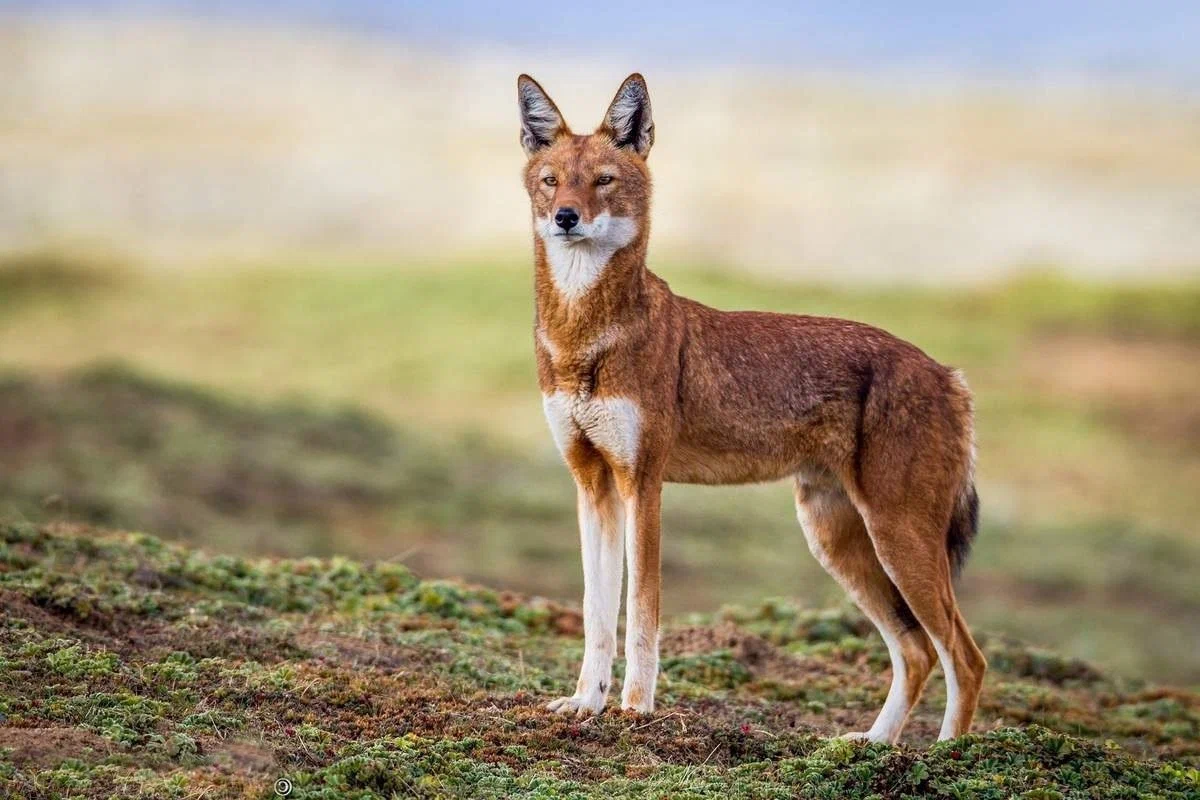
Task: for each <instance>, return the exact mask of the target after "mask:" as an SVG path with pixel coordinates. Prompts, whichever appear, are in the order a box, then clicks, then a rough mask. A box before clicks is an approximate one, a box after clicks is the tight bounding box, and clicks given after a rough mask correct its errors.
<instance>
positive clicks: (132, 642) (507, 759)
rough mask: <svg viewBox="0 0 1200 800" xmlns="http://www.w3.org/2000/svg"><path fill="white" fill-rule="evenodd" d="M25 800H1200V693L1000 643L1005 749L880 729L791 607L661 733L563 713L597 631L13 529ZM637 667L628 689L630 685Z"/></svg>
mask: <svg viewBox="0 0 1200 800" xmlns="http://www.w3.org/2000/svg"><path fill="white" fill-rule="evenodd" d="M0 597H2V599H3V602H2V603H0V609H2V612H0V797H4V798H23V799H24V800H38V799H39V798H81V799H82V798H93V797H95V798H101V797H110V796H120V797H131V798H134V797H137V798H141V797H145V798H156V799H157V798H176V797H177V798H184V797H191V798H198V797H204V798H210V799H215V798H234V797H245V798H267V797H271V796H273V795H272V791H273V790H272V786H273V784H274V782H275V781H276V780H278V779H281V778H284V779H287V780H288V781H290V782H291V787H292V788H291V795H290V796H292V797H296V798H389V797H427V798H433V797H479V798H486V797H498V798H499V797H505V798H508V797H545V798H550V797H555V798H557V797H590V796H596V797H600V796H604V797H632V796H639V797H640V796H647V797H664V798H666V797H670V798H680V797H695V798H700V797H720V798H791V797H805V798H834V797H840V798H855V797H906V796H908V797H955V798H965V797H971V798H1009V797H1023V798H1030V799H1031V800H1032V799H1033V798H1040V799H1042V800H1046V799H1049V798H1063V797H1113V798H1124V797H1127V798H1136V797H1151V796H1152V797H1160V798H1180V799H1182V798H1191V797H1195V796H1197V793H1200V771H1198V770H1197V768H1196V765H1197V764H1200V696H1197V695H1196V694H1193V693H1188V692H1183V691H1168V690H1163V689H1156V688H1153V687H1150V686H1146V685H1143V684H1141V683H1139V682H1131V681H1125V680H1116V679H1112V678H1109V677H1107V676H1105V675H1104V674H1102V673H1100V672H1098V671H1096V670H1095V669H1093V668H1091V667H1089V666H1088V665H1087V664H1085V663H1083V662H1080V661H1078V660H1074V659H1064V658H1061V657H1058V656H1055V655H1053V654H1050V653H1048V652H1045V651H1041V650H1037V649H1031V648H1028V647H1026V646H1024V645H1021V644H1018V643H1016V642H1013V641H1010V640H1007V639H1004V638H1000V637H995V636H985V637H981V638H982V639H983V645H984V648H985V650H986V651H987V653H988V655H989V659H990V661H991V664H992V671H991V672H990V674H989V678H988V683H987V686H986V690H985V693H984V698H983V704H982V707H981V709H980V713H979V716H978V717H977V723H976V728H977V730H978V731H979V732H978V733H975V734H972V735H969V736H966V737H962V738H959V739H957V740H954V741H951V742H947V743H943V744H938V745H935V746H932V747H928V748H927V749H926V747H927V745H928V744H929V742H930V740H931V739H932V737H933V736H934V734H935V732H936V730H937V724H938V721H939V717H940V713H939V712H940V706H941V704H942V702H943V701H944V691H943V687H942V685H941V681H940V679H939V678H935V679H934V680H933V681H932V682H931V685H930V689H929V692H928V698H927V699H928V702H926V703H925V704H923V705H922V706H921V708H920V709H919V710H918V712H917V713H916V715H915V717H914V719H913V720H912V722H911V723H910V726H909V732H908V734H907V739H908V742H909V744H908V745H905V746H901V747H895V748H893V747H888V746H883V745H861V744H851V743H849V742H846V741H840V740H836V739H831V738H826V737H829V736H831V735H833V734H836V733H838V732H842V731H846V730H855V729H862V728H863V727H864V726H865V725H867V724H868V723H869V721H870V719H871V717H872V715H873V713H874V712H875V711H876V710H877V707H878V706H879V704H880V703H881V702H882V699H883V696H884V694H885V692H886V686H887V683H888V678H887V674H886V655H885V650H884V648H883V646H882V643H881V642H880V641H879V639H878V638H877V637H876V636H875V635H874V634H872V633H869V632H868V631H869V626H868V625H865V624H864V622H863V620H861V619H860V618H858V617H856V616H854V615H849V614H845V613H842V612H836V611H835V612H812V611H803V610H800V609H798V608H796V607H795V606H793V605H790V604H787V603H782V602H765V603H760V604H758V605H757V606H755V607H753V608H748V609H735V608H731V609H726V610H725V611H723V612H721V613H720V614H717V615H713V616H707V617H696V618H692V619H689V620H679V621H676V622H675V623H674V624H672V625H670V626H669V627H668V629H667V632H666V633H665V634H664V637H663V651H664V660H663V677H662V681H661V684H660V686H661V689H660V703H659V709H658V711H657V712H656V713H655V714H654V715H650V716H642V717H637V716H631V715H623V714H621V713H619V712H614V711H611V710H610V711H609V712H607V713H605V714H604V715H602V716H601V717H598V718H595V719H593V720H590V721H585V722H579V721H576V720H574V719H565V718H562V717H557V716H554V715H550V714H548V713H545V712H543V711H542V710H541V709H540V706H541V704H542V703H543V702H545V701H546V700H547V699H548V698H550V697H553V696H554V695H555V694H556V693H558V692H561V691H562V690H563V689H564V688H566V687H568V686H569V685H570V684H571V683H572V680H573V679H572V675H573V670H574V669H575V667H576V663H577V661H578V659H579V657H580V649H581V642H580V637H579V628H580V625H581V622H580V619H579V615H578V612H577V611H575V610H573V609H571V608H568V607H563V606H559V605H556V604H554V603H550V602H547V601H544V600H537V599H531V598H527V597H523V596H519V595H514V594H508V593H499V592H495V591H492V590H489V589H483V588H477V587H470V586H465V585H462V584H457V583H450V582H444V581H437V580H421V579H419V578H418V577H416V576H415V575H414V574H413V573H412V572H410V571H409V570H408V569H406V568H405V567H403V566H401V565H399V564H395V563H389V562H376V563H374V564H363V563H359V562H355V561H350V560H346V559H340V558H335V559H332V560H317V559H303V560H283V561H262V560H246V559H242V558H236V557H232V556H226V555H208V554H204V553H202V552H199V551H194V550H190V549H186V548H183V547H181V546H178V545H171V544H167V543H164V542H163V541H161V540H159V539H156V538H153V537H151V536H147V535H144V534H121V533H106V532H103V531H100V530H96V529H93V528H88V527H81V526H66V525H58V526H49V527H46V526H35V525H31V524H15V525H4V526H0ZM618 669H619V668H618Z"/></svg>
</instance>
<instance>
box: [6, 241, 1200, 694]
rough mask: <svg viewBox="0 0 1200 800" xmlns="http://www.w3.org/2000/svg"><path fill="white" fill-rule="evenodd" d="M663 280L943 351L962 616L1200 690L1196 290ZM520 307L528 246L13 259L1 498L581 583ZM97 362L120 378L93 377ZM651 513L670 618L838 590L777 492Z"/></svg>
mask: <svg viewBox="0 0 1200 800" xmlns="http://www.w3.org/2000/svg"><path fill="white" fill-rule="evenodd" d="M663 273H664V274H665V275H666V276H667V277H668V278H669V279H671V281H672V283H673V285H674V286H675V288H676V289H677V290H679V291H681V292H684V293H687V294H690V295H692V296H695V297H697V298H699V299H702V300H705V301H707V302H709V303H711V304H714V305H719V306H724V307H753V308H771V309H777V310H784V311H805V312H811V313H823V314H835V315H839V316H847V317H853V318H856V319H861V320H864V321H868V322H872V323H875V324H878V325H881V326H883V327H886V328H888V329H890V330H892V331H894V332H895V333H897V334H899V335H901V336H905V337H906V338H909V339H911V340H913V341H915V342H916V343H918V344H919V345H921V346H922V347H924V348H925V349H926V350H927V351H928V352H930V353H931V354H932V355H934V356H935V357H937V358H939V359H941V360H943V361H945V362H948V363H953V364H955V365H958V366H961V367H963V368H965V369H966V371H967V374H968V376H969V378H970V380H971V383H972V385H973V387H974V388H975V390H976V393H977V396H978V414H979V438H980V452H981V459H980V471H981V479H982V494H983V500H984V517H983V531H982V533H981V536H980V538H979V542H978V546H977V548H976V551H975V554H974V556H973V559H972V562H971V564H970V566H969V568H968V571H967V573H966V575H965V576H964V580H963V583H962V587H961V593H962V595H963V598H964V602H965V603H966V605H967V608H968V614H969V616H970V618H971V619H972V621H974V622H975V623H976V624H979V625H980V626H981V627H985V628H989V629H993V630H999V631H1004V632H1007V633H1012V634H1018V635H1021V636H1023V637H1025V638H1027V639H1030V640H1033V641H1036V642H1041V643H1047V644H1050V643H1053V644H1054V645H1055V646H1056V647H1058V648H1060V649H1062V650H1063V651H1064V652H1069V653H1072V654H1074V655H1079V656H1081V657H1085V658H1088V659H1090V660H1093V661H1095V662H1097V663H1100V664H1103V665H1105V666H1106V667H1108V668H1111V669H1114V670H1116V671H1117V672H1120V673H1122V674H1126V675H1131V676H1145V677H1152V678H1154V679H1157V680H1163V681H1171V682H1176V683H1183V684H1198V683H1200V654H1198V653H1197V651H1196V649H1195V647H1194V642H1195V641H1196V640H1197V638H1200V627H1198V625H1200V623H1198V622H1197V620H1198V619H1200V614H1198V613H1197V610H1198V609H1200V589H1198V588H1197V583H1196V581H1195V580H1194V575H1195V571H1196V565H1197V564H1200V538H1198V537H1197V535H1196V533H1197V531H1196V527H1195V520H1196V519H1197V518H1200V497H1198V496H1197V495H1196V493H1195V486H1197V485H1200V416H1198V412H1197V409H1200V373H1197V371H1196V370H1195V368H1194V364H1195V363H1196V361H1197V357H1198V356H1200V287H1195V286H1174V287H1162V288H1155V287H1119V286H1108V287H1105V286H1093V285H1083V284H1076V283H1071V282H1066V281H1061V280H1056V279H1053V278H1045V277H1043V278H1034V277H1031V278H1029V279H1026V280H1022V281H1018V282H1015V283H1011V284H1006V285H1002V286H997V287H991V288H985V289H977V290H971V291H965V292H964V291H937V290H928V289H927V290H913V289H885V288H876V289H871V290H867V291H848V290H834V289H829V288H824V287H813V286H797V285H791V284H777V283H763V282H756V281H753V280H748V279H746V278H745V277H735V276H731V275H726V274H724V273H720V272H717V271H715V270H703V269H698V268H695V267H692V268H689V269H686V270H685V269H682V268H678V267H672V266H671V265H667V267H666V268H665V269H664V270H663ZM531 306H532V301H531V297H530V279H529V275H528V268H527V266H526V265H524V264H510V263H503V262H495V261H494V260H480V261H478V262H473V263H466V264H457V265H436V264H430V265H409V266H406V267H402V268H401V267H397V268H389V269H384V268H380V267H371V266H364V265H355V264H345V265H336V264H334V265H331V264H324V265H308V266H306V265H304V264H298V265H297V264H289V265H287V266H286V268H285V267H284V266H282V265H281V266H280V267H279V268H268V267H257V268H246V269H223V270H213V271H210V272H200V271H188V272H182V273H161V272H159V273H143V272H138V271H134V270H129V269H122V268H120V267H116V266H111V265H103V264H99V265H98V264H95V263H92V262H80V261H75V260H70V259H61V258H52V257H29V258H25V259H17V260H11V261H9V262H7V263H4V264H3V265H0V368H2V369H7V370H8V374H9V378H8V379H6V380H5V381H4V383H3V388H2V389H0V409H2V410H3V413H0V446H2V447H3V448H4V450H5V453H6V457H5V459H4V460H3V461H0V514H3V515H4V516H15V517H18V518H24V519H30V520H34V521H37V520H47V519H63V518H65V519H82V520H86V521H90V522H95V523H100V524H111V525H119V526H125V527H131V528H135V529H145V530H153V531H156V532H160V533H162V534H164V535H171V536H182V537H186V538H190V539H191V540H192V541H196V542H202V543H211V544H212V545H213V546H215V547H218V548H221V549H225V550H231V551H237V552H242V553H268V554H280V555H306V554H333V553H345V554H349V555H352V556H360V557H373V558H399V559H401V560H403V561H404V563H407V564H410V565H412V566H414V567H415V568H417V569H418V570H419V571H421V572H422V573H423V574H429V575H440V576H464V577H467V578H469V579H474V580H482V581H486V582H488V583H490V584H492V585H496V586H501V587H505V588H509V589H516V590H522V591H531V592H536V593H541V594H546V595H549V596H553V597H558V598H563V599H574V598H575V597H577V593H578V590H579V580H580V578H579V567H578V563H577V558H578V556H577V553H576V536H575V533H574V523H573V520H572V513H573V512H572V508H573V502H572V499H571V487H570V482H569V479H568V478H567V476H566V474H565V471H564V470H563V468H562V467H561V465H560V464H559V463H558V459H557V456H556V454H555V453H554V451H553V448H552V445H551V444H550V441H549V437H548V436H547V435H546V433H545V429H544V423H543V421H542V419H541V412H540V403H539V400H538V396H537V392H536V388H535V382H534V378H533V364H532V361H533V360H532V354H531V347H532V344H531V338H532V337H531V332H530V319H531V313H532V312H531ZM113 358H119V359H121V360H122V361H123V362H124V363H126V364H128V365H131V366H132V368H133V371H132V372H130V371H129V370H128V369H126V368H112V367H103V368H96V367H94V366H92V365H94V364H96V363H97V362H103V361H106V360H110V359H113ZM147 376H156V377H153V378H151V377H147ZM158 376H161V378H165V379H166V380H165V382H164V381H163V380H162V379H160V377H158ZM180 381H187V382H188V383H187V384H186V385H183V384H181V383H180ZM247 398H252V400H250V401H247ZM347 409H348V410H347ZM665 530H666V542H665V548H666V549H665V569H666V598H665V600H666V603H667V607H668V610H671V611H673V612H677V613H678V612H687V611H695V610H699V611H712V610H714V609H716V608H717V607H719V606H720V605H721V604H723V603H727V602H735V603H754V602H756V601H757V600H758V599H759V598H761V597H762V596H764V595H768V594H778V595H787V596H794V597H798V598H800V599H801V600H803V602H804V603H806V604H809V605H824V604H827V603H829V602H831V601H832V602H836V601H837V599H838V598H839V597H840V593H839V592H838V590H837V588H836V587H835V586H834V585H833V583H832V582H831V581H830V580H828V579H827V578H826V577H824V575H823V574H822V573H821V571H820V569H819V567H817V566H816V565H815V564H814V563H813V561H812V559H811V558H809V556H808V555H807V553H806V551H805V548H804V545H803V540H802V537H801V535H800V531H799V529H798V526H797V525H796V523H795V519H794V513H793V511H792V508H791V499H790V490H789V488H788V487H787V486H784V485H775V486H767V487H746V488H737V489H695V488H690V487H669V489H668V492H667V504H666V526H665Z"/></svg>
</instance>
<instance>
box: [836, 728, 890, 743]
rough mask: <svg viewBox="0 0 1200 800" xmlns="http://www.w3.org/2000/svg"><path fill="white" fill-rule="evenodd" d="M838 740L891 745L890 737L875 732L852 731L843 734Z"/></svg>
mask: <svg viewBox="0 0 1200 800" xmlns="http://www.w3.org/2000/svg"><path fill="white" fill-rule="evenodd" d="M838 738H839V739H848V740H849V741H851V742H875V743H876V744H878V743H883V744H890V743H891V739H890V738H889V737H887V736H884V735H883V734H879V733H875V732H874V731H851V732H850V733H843V734H842V735H841V736H839V737H838Z"/></svg>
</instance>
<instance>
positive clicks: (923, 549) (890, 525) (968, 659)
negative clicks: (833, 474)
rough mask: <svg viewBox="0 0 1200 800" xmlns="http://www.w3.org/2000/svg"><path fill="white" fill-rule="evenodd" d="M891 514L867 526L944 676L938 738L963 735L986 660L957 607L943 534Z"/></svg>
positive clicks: (918, 520) (919, 520)
mask: <svg viewBox="0 0 1200 800" xmlns="http://www.w3.org/2000/svg"><path fill="white" fill-rule="evenodd" d="M927 516H933V515H921V516H917V515H914V516H912V517H908V518H892V519H885V520H881V521H880V522H878V523H872V524H871V525H870V526H869V530H870V534H871V540H872V542H873V543H874V545H875V552H876V553H877V554H878V556H879V561H880V563H881V564H882V565H883V568H884V570H885V571H886V572H887V574H888V577H889V578H891V580H892V583H894V584H895V585H896V588H898V589H899V590H900V593H901V594H902V595H903V596H904V600H905V602H906V603H908V606H909V608H910V609H912V613H913V615H914V616H915V617H916V619H917V620H918V621H919V622H920V623H921V626H922V627H923V628H924V629H925V633H926V634H927V635H928V636H929V639H930V641H932V642H933V647H934V649H935V650H936V651H937V655H938V660H939V661H940V662H941V664H942V672H943V673H945V676H946V715H945V716H944V717H943V718H942V729H941V732H940V733H939V734H938V739H953V738H955V737H956V736H961V735H963V734H964V733H967V732H968V731H969V730H970V728H971V720H972V718H973V717H974V716H975V708H976V706H977V705H978V704H979V694H980V691H981V690H982V688H983V676H984V673H985V672H986V670H987V661H986V659H984V656H983V653H982V652H981V651H980V649H979V647H978V646H977V645H976V644H975V640H974V639H972V638H971V632H970V631H969V630H968V629H967V625H966V622H965V621H964V620H963V618H962V614H961V613H959V610H958V601H957V599H956V598H955V596H954V585H953V583H952V582H951V573H950V561H949V558H948V556H947V554H946V544H945V533H944V532H942V531H940V530H937V529H936V528H931V527H930V526H929V524H928V523H927V522H925V519H926V517H927Z"/></svg>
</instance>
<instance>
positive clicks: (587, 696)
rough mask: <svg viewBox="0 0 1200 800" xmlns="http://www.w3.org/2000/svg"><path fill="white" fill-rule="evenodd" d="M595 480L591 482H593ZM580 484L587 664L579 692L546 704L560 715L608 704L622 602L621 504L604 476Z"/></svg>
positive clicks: (586, 712) (593, 711) (584, 712)
mask: <svg viewBox="0 0 1200 800" xmlns="http://www.w3.org/2000/svg"><path fill="white" fill-rule="evenodd" d="M589 484H590V485H589ZM589 484H585V483H579V485H578V505H579V538H580V540H581V545H582V549H583V666H582V667H581V668H580V670H579V680H578V682H577V683H576V684H575V694H574V695H572V696H571V697H560V698H559V699H557V700H554V701H552V702H550V703H549V704H548V705H547V706H546V707H547V708H548V709H550V710H551V711H556V712H558V713H560V714H570V713H574V714H576V715H577V716H581V717H583V716H587V715H589V714H596V713H599V712H600V711H601V710H602V709H603V708H604V701H605V698H606V697H607V696H608V688H609V686H611V685H612V663H613V657H614V655H615V654H616V650H617V617H618V615H619V613H620V606H621V566H622V564H621V561H622V556H623V549H624V544H625V543H624V541H623V539H622V530H621V528H622V522H623V520H622V513H621V512H622V509H621V502H620V498H619V496H618V495H617V493H616V491H615V489H614V488H613V486H612V481H611V479H610V478H609V477H608V476H607V475H605V476H603V477H602V478H601V479H600V480H598V481H594V482H589Z"/></svg>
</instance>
